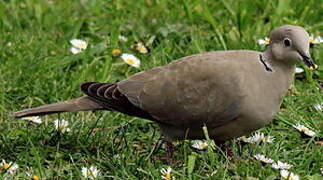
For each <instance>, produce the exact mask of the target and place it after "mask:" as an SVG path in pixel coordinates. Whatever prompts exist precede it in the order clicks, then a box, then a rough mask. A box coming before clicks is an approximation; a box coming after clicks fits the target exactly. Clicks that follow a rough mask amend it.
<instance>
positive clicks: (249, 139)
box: [237, 136, 252, 143]
mask: <svg viewBox="0 0 323 180" xmlns="http://www.w3.org/2000/svg"><path fill="white" fill-rule="evenodd" d="M237 140H238V141H242V142H245V143H252V142H251V138H247V137H246V136H241V137H238V138H237Z"/></svg>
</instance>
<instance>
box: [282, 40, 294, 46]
mask: <svg viewBox="0 0 323 180" xmlns="http://www.w3.org/2000/svg"><path fill="white" fill-rule="evenodd" d="M283 42H284V45H285V46H286V47H290V46H291V45H292V40H290V39H288V38H285V39H284V41H283Z"/></svg>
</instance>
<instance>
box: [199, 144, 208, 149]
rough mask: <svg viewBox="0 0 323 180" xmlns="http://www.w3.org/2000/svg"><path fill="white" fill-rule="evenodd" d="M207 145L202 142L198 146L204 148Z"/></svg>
mask: <svg viewBox="0 0 323 180" xmlns="http://www.w3.org/2000/svg"><path fill="white" fill-rule="evenodd" d="M207 146H208V145H207V144H204V143H203V144H200V147H201V148H206V147H207Z"/></svg>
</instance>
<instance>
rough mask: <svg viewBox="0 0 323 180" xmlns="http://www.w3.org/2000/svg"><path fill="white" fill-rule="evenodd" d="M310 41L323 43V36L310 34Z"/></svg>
mask: <svg viewBox="0 0 323 180" xmlns="http://www.w3.org/2000/svg"><path fill="white" fill-rule="evenodd" d="M309 42H310V43H311V44H320V43H323V38H322V36H316V37H314V36H313V35H311V36H310V39H309Z"/></svg>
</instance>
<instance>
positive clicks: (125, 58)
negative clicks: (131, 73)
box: [121, 54, 140, 68]
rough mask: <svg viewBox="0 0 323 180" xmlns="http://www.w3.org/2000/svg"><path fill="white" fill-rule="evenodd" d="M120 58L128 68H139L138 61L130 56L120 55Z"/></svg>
mask: <svg viewBox="0 0 323 180" xmlns="http://www.w3.org/2000/svg"><path fill="white" fill-rule="evenodd" d="M121 58H122V59H123V61H124V62H125V63H127V64H129V65H130V66H133V67H135V68H139V67H140V60H139V59H138V58H137V57H136V56H134V55H132V54H122V55H121Z"/></svg>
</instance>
